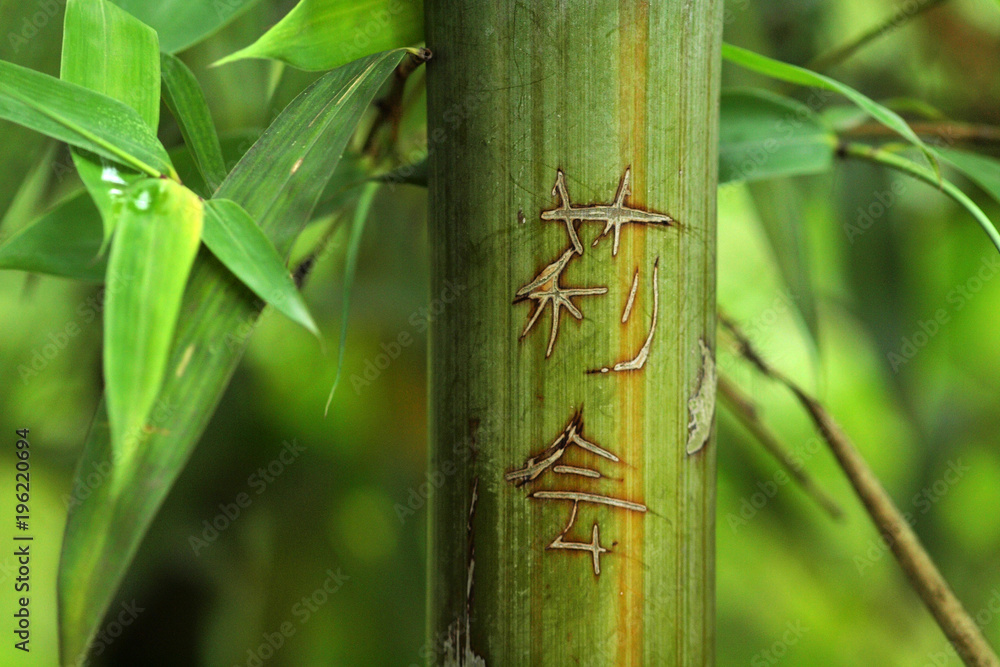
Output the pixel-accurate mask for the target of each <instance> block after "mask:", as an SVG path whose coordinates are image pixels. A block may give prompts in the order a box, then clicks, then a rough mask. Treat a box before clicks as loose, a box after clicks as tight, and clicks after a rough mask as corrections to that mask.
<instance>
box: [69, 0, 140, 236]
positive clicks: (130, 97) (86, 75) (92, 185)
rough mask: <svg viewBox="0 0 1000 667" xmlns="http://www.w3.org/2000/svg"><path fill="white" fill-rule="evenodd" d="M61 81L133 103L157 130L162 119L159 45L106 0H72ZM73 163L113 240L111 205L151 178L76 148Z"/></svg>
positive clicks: (137, 110)
mask: <svg viewBox="0 0 1000 667" xmlns="http://www.w3.org/2000/svg"><path fill="white" fill-rule="evenodd" d="M61 76H62V80H63V81H68V82H69V83H75V84H77V85H79V86H83V87H84V88H89V89H90V90H93V91H94V92H96V93H101V94H102V95H107V96H108V97H110V98H112V99H115V100H118V101H119V102H121V103H123V104H126V105H128V106H129V107H131V108H133V109H135V110H136V112H138V114H139V116H140V118H142V120H143V121H144V122H145V124H146V127H148V128H149V129H150V130H152V132H153V133H154V134H155V133H156V128H157V126H158V125H159V122H160V45H159V41H158V40H157V37H156V32H154V31H153V30H152V29H151V28H149V27H148V26H146V25H144V24H142V23H141V22H140V21H138V20H137V19H135V18H134V17H132V16H131V15H130V14H128V13H127V12H125V11H123V10H121V9H120V8H118V7H116V6H115V5H113V4H111V3H110V2H107V0H69V2H67V3H66V19H65V22H64V29H63V50H62V74H61ZM73 163H74V164H75V165H76V169H77V171H78V172H79V173H80V178H81V179H82V180H83V183H84V185H85V186H86V187H87V190H88V191H89V192H90V195H91V196H92V197H93V198H94V201H95V202H96V203H97V208H98V210H99V211H100V212H101V218H102V219H103V220H104V240H105V242H107V240H108V239H110V238H111V232H112V229H113V228H112V219H113V216H112V207H113V205H114V202H115V200H116V199H117V198H118V197H119V196H121V194H122V192H124V191H125V190H126V189H127V188H128V187H129V186H130V185H132V184H134V183H137V182H138V181H141V180H143V179H144V178H147V174H142V173H139V172H136V171H134V170H131V169H123V168H120V167H118V165H116V164H114V163H109V162H108V161H107V160H105V159H103V158H101V157H100V156H97V155H93V154H90V153H86V152H84V151H81V150H79V149H74V150H73Z"/></svg>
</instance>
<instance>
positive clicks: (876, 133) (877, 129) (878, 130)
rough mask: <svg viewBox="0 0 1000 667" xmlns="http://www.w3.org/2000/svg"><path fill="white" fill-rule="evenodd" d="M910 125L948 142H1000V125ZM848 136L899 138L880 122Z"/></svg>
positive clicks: (869, 124) (847, 132) (850, 132)
mask: <svg viewBox="0 0 1000 667" xmlns="http://www.w3.org/2000/svg"><path fill="white" fill-rule="evenodd" d="M910 127H912V128H913V131H914V132H916V133H917V134H918V135H920V136H921V137H930V138H934V139H941V140H943V141H944V142H945V143H946V144H948V145H951V144H954V143H959V142H961V143H971V144H996V143H1000V127H996V126H994V125H981V124H969V123H955V122H950V121H949V122H916V123H910ZM844 135H845V136H847V137H855V138H856V137H892V138H898V136H899V135H897V134H896V132H895V131H894V130H890V129H889V128H887V127H886V126H885V125H881V124H879V123H864V124H862V125H858V126H857V127H853V128H851V129H850V130H848V131H846V132H845V133H844Z"/></svg>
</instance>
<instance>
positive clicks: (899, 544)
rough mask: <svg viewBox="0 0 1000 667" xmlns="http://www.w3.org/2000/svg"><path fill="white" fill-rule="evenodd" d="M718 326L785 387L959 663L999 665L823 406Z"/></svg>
mask: <svg viewBox="0 0 1000 667" xmlns="http://www.w3.org/2000/svg"><path fill="white" fill-rule="evenodd" d="M719 322H720V323H721V324H722V326H723V327H725V329H726V330H727V331H728V332H729V333H730V334H731V335H732V337H733V338H734V339H735V342H736V347H737V349H738V351H739V352H740V354H741V355H742V356H743V357H744V358H745V359H747V360H748V361H749V362H750V363H752V364H753V365H754V366H755V367H757V368H758V369H759V370H760V371H761V372H762V373H763V374H764V375H766V376H768V377H770V378H772V379H774V380H776V381H778V382H780V383H781V384H783V385H785V387H787V388H788V389H789V391H791V392H792V393H793V394H794V395H795V397H796V398H797V399H798V401H799V403H801V404H802V407H804V408H805V409H806V411H807V412H808V413H809V416H810V417H811V418H812V420H813V422H814V423H815V424H816V426H817V428H818V429H819V432H820V434H821V435H822V436H823V439H824V440H825V441H826V443H827V445H829V447H830V450H831V451H832V452H833V454H834V456H835V457H836V458H837V461H838V462H839V463H840V467H841V468H842V469H843V470H844V474H846V475H847V478H848V479H849V480H850V482H851V485H852V486H853V487H854V490H855V492H856V493H857V494H858V497H859V498H860V499H861V502H862V503H863V504H864V506H865V509H866V510H867V511H868V515H869V516H870V517H871V519H872V521H873V522H874V523H875V526H876V528H878V530H879V532H880V533H881V534H882V536H883V539H884V540H885V541H886V543H887V544H888V546H889V548H890V550H891V551H892V553H893V555H894V556H895V558H896V561H897V562H898V563H899V565H900V567H901V568H903V572H905V573H906V576H907V577H908V578H909V579H910V583H911V584H912V585H913V587H914V589H915V590H916V591H917V594H918V595H919V596H920V598H921V599H922V600H923V601H924V604H925V605H926V606H927V609H928V610H930V612H931V615H933V616H934V620H936V621H937V624H938V625H939V626H940V627H941V629H942V630H943V631H944V634H945V636H947V638H948V641H950V642H951V644H952V646H954V647H955V651H956V652H957V653H958V655H959V657H961V658H962V661H963V662H964V663H965V664H966V665H968V666H969V667H998V666H1000V660H998V659H997V655H996V653H994V651H993V649H992V648H991V647H990V645H989V643H988V642H987V641H986V638H985V637H984V636H983V633H982V631H981V630H980V628H979V626H978V625H977V624H976V622H975V621H974V620H973V619H972V617H971V616H969V613H968V612H967V611H966V610H965V608H964V607H963V606H962V603H961V602H960V601H959V599H958V598H957V597H955V593H954V592H952V590H951V588H950V587H949V586H948V582H947V581H945V579H944V577H943V576H941V572H940V571H939V570H938V568H937V566H936V565H935V564H934V561H933V560H932V559H931V557H930V555H929V554H928V553H927V551H926V549H924V547H923V545H922V544H921V543H920V538H918V537H917V534H916V533H915V532H913V529H912V528H911V527H910V524H909V523H908V522H907V521H906V519H905V518H904V517H903V514H902V513H901V512H900V511H899V508H897V507H896V505H895V503H894V502H893V501H892V498H891V497H890V496H889V494H888V493H887V492H886V490H885V489H884V488H883V487H882V483H881V482H880V481H879V480H878V477H876V475H875V473H874V472H873V471H872V469H871V468H870V467H869V466H868V463H867V462H866V461H865V460H864V457H862V456H861V453H860V452H859V451H858V449H857V447H855V446H854V443H853V442H851V439H850V438H849V437H848V436H847V434H846V433H844V431H843V430H842V429H841V428H840V426H839V425H838V424H837V422H836V421H835V420H834V419H833V417H832V416H831V415H830V413H829V412H827V410H826V408H824V407H823V405H822V404H821V403H820V402H819V401H818V400H816V399H815V398H813V397H812V396H810V395H809V394H808V393H807V392H806V391H805V390H803V389H802V388H801V387H800V386H799V385H798V384H797V383H795V382H794V381H793V380H791V379H790V378H788V377H787V376H786V375H784V374H783V373H782V372H781V371H779V370H777V369H775V368H773V367H772V366H771V365H770V364H768V363H767V361H765V360H764V359H763V358H762V357H761V356H760V355H759V354H758V353H757V351H756V350H754V348H753V346H752V345H751V343H750V340H749V339H748V338H747V337H746V335H744V334H743V332H742V331H740V329H739V327H738V326H737V325H736V324H735V323H734V322H733V321H732V320H730V319H728V318H727V317H725V316H724V315H721V314H720V316H719Z"/></svg>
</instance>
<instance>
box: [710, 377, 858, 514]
mask: <svg viewBox="0 0 1000 667" xmlns="http://www.w3.org/2000/svg"><path fill="white" fill-rule="evenodd" d="M718 392H719V396H721V397H722V402H723V403H725V405H726V406H727V407H728V408H729V410H730V412H732V414H733V415H734V416H735V417H736V418H737V419H738V420H739V421H740V423H741V424H743V426H744V427H745V428H746V429H747V430H748V431H749V432H750V434H751V435H752V436H753V437H754V439H755V440H756V441H757V442H758V443H760V445H761V446H763V447H764V449H766V450H767V451H768V452H769V453H770V454H771V456H773V457H774V458H775V459H777V461H778V463H780V464H781V467H782V468H784V469H785V471H786V472H787V473H788V474H789V475H790V476H791V478H792V479H794V480H795V481H796V482H797V483H798V485H799V487H801V489H802V490H803V491H804V492H805V493H806V495H808V496H809V497H810V498H812V499H813V500H814V501H815V502H816V504H817V505H819V506H820V507H821V508H823V510H824V511H825V512H826V513H827V514H829V515H830V516H831V517H832V518H833V519H834V520H837V521H839V520H841V519H843V518H844V511H843V510H842V509H841V508H840V505H838V504H837V501H835V500H833V498H831V497H830V496H829V495H828V494H827V493H826V492H825V491H823V489H821V488H819V487H818V486H817V485H816V483H815V482H813V479H812V477H811V476H810V475H809V473H807V472H806V471H805V470H804V469H803V467H802V465H801V464H798V463H796V462H795V460H794V458H793V457H792V455H791V453H790V452H789V451H788V450H787V449H785V447H784V445H782V444H781V442H779V441H778V438H777V437H776V436H775V435H774V433H772V432H771V431H770V429H768V428H767V425H765V424H764V422H763V421H761V419H760V415H759V414H758V412H757V407H756V406H755V405H754V403H753V401H752V400H751V399H750V397H749V396H747V395H746V394H744V393H743V391H742V390H741V389H739V388H738V387H737V386H736V385H735V384H733V382H732V381H730V380H729V379H728V378H727V377H725V376H723V375H720V376H719V379H718Z"/></svg>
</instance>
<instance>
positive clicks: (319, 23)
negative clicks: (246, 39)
mask: <svg viewBox="0 0 1000 667" xmlns="http://www.w3.org/2000/svg"><path fill="white" fill-rule="evenodd" d="M423 18H424V10H423V2H422V1H421V0H301V2H299V4H297V5H296V6H295V8H294V9H292V11H291V12H289V13H288V15H287V16H285V18H283V19H282V20H281V21H280V22H279V23H278V24H277V25H276V26H274V27H273V28H271V29H270V30H268V31H267V32H266V33H264V35H263V36H262V37H261V38H260V39H258V40H257V41H256V42H254V43H253V44H251V45H250V46H248V47H246V48H245V49H241V50H240V51H237V52H236V53H234V54H232V55H229V56H226V57H225V58H223V59H222V60H220V61H219V62H217V63H216V65H223V64H226V63H231V62H234V61H237V60H244V59H246V58H270V59H272V60H280V61H282V62H284V63H287V64H289V65H291V66H292V67H298V68H299V69H304V70H327V69H333V68H335V67H340V66H341V65H343V64H344V63H346V62H350V61H352V60H354V59H355V58H359V57H361V56H363V55H366V54H369V53H374V52H377V51H383V50H386V49H392V48H396V47H402V46H412V45H413V44H417V43H418V42H421V41H423V38H424V20H423Z"/></svg>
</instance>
